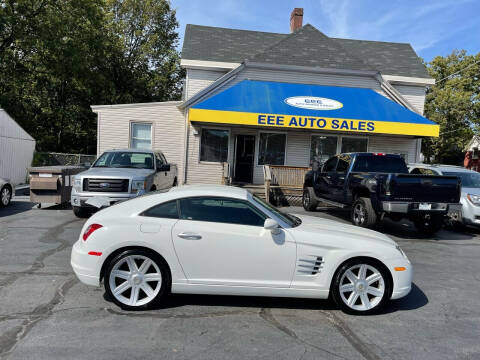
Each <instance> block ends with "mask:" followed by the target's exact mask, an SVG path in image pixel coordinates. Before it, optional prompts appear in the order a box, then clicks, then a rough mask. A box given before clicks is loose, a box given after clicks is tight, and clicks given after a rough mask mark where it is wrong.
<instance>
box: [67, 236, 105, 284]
mask: <svg viewBox="0 0 480 360" xmlns="http://www.w3.org/2000/svg"><path fill="white" fill-rule="evenodd" d="M102 262H103V256H100V257H99V256H92V255H88V252H87V250H86V249H83V248H82V246H81V245H80V244H79V243H78V241H77V242H76V243H75V244H74V245H73V247H72V254H71V260H70V264H71V265H72V268H73V272H74V273H75V275H76V276H77V278H78V279H79V280H80V281H81V282H82V283H84V284H86V285H91V286H100V269H101V267H102Z"/></svg>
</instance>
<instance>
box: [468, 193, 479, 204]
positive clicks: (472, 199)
mask: <svg viewBox="0 0 480 360" xmlns="http://www.w3.org/2000/svg"><path fill="white" fill-rule="evenodd" d="M467 199H468V200H470V202H471V203H472V204H473V205H475V206H480V195H473V194H468V195H467Z"/></svg>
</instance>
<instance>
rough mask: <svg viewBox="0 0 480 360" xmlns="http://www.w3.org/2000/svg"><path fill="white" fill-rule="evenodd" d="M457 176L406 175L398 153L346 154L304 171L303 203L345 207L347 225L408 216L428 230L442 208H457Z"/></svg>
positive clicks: (437, 223)
mask: <svg viewBox="0 0 480 360" xmlns="http://www.w3.org/2000/svg"><path fill="white" fill-rule="evenodd" d="M459 200H460V180H459V179H458V178H457V177H455V176H430V175H411V174H409V173H408V169H407V165H406V164H405V161H404V160H403V158H402V157H401V156H400V155H393V154H383V153H347V154H340V155H336V156H334V157H332V158H330V159H328V160H327V161H326V162H325V163H324V165H323V166H322V167H320V166H319V164H318V163H314V164H313V165H312V170H311V171H309V172H308V173H307V174H306V175H305V181H304V185H303V207H304V208H305V210H308V211H312V210H314V209H315V208H316V207H317V205H318V204H319V203H320V202H324V203H327V204H330V205H334V206H338V207H351V219H352V222H353V224H355V225H358V226H362V227H370V226H373V225H374V224H376V223H377V221H379V220H381V219H383V217H384V216H388V217H389V218H391V219H393V220H396V221H398V220H400V219H402V218H408V219H410V220H412V221H413V222H414V224H415V226H416V228H417V230H418V231H419V232H421V233H423V234H425V235H433V234H434V233H435V232H437V231H438V230H439V229H440V228H441V227H442V223H443V218H444V217H445V216H446V215H447V213H448V212H454V211H458V212H459V211H461V205H460V204H459Z"/></svg>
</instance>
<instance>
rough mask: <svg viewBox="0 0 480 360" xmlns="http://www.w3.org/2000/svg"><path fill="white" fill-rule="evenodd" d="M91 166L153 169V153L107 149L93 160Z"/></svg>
mask: <svg viewBox="0 0 480 360" xmlns="http://www.w3.org/2000/svg"><path fill="white" fill-rule="evenodd" d="M93 167H108V168H131V169H154V167H153V154H152V153H144V152H130V151H128V152H127V151H126V152H121V151H107V152H104V153H103V154H102V155H101V156H100V157H99V158H98V159H97V161H95V163H94V164H93Z"/></svg>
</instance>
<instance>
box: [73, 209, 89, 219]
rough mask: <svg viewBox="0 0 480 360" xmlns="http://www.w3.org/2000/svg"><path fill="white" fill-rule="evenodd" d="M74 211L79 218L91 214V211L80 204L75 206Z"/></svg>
mask: <svg viewBox="0 0 480 360" xmlns="http://www.w3.org/2000/svg"><path fill="white" fill-rule="evenodd" d="M73 213H74V214H75V216H76V217H78V218H87V217H89V216H90V212H89V211H88V210H87V209H85V208H82V207H80V206H73Z"/></svg>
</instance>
